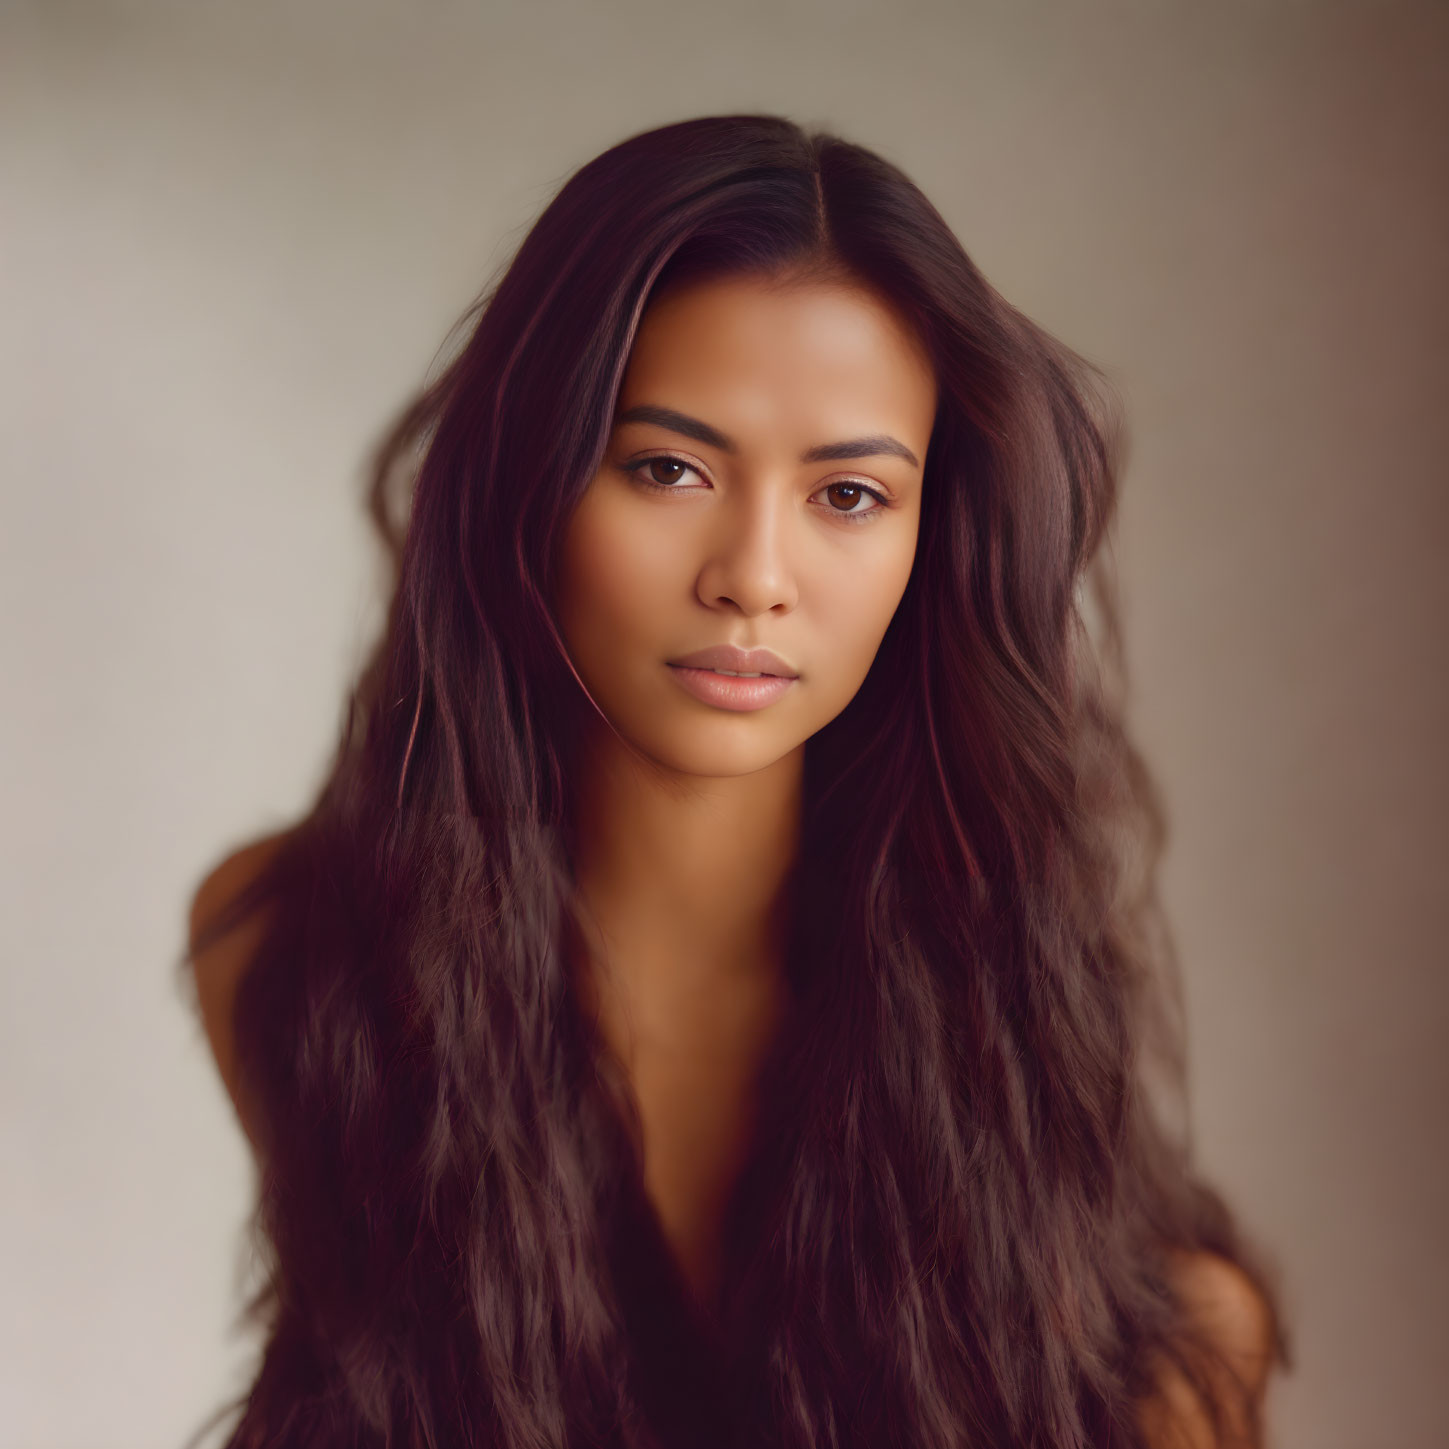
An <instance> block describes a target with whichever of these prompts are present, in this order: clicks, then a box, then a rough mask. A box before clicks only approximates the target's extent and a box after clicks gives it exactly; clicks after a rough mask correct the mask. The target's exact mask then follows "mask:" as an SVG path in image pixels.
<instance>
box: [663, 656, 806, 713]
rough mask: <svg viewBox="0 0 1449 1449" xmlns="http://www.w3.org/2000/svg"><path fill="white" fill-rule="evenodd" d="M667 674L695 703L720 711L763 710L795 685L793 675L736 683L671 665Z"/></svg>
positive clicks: (707, 671)
mask: <svg viewBox="0 0 1449 1449" xmlns="http://www.w3.org/2000/svg"><path fill="white" fill-rule="evenodd" d="M669 672H670V673H671V674H672V675H673V676H674V677H675V679H677V680H678V681H679V683H680V684H681V685H682V686H683V687H684V688H685V689H686V690H688V691H689V693H690V694H692V695H693V696H694V697H695V698H696V699H699V700H703V701H704V703H705V704H712V705H715V706H717V707H718V708H720V709H732V710H750V709H763V708H764V707H765V706H766V705H767V704H773V703H774V702H775V701H776V700H777V699H779V697H780V696H781V695H782V694H784V693H785V692H786V691H787V690H788V689H790V688H791V686H792V685H793V684H794V683H795V676H794V675H778V674H764V675H761V677H760V678H759V679H735V678H733V677H731V676H730V675H728V674H716V673H715V672H714V670H712V669H693V668H691V667H690V666H688V665H685V664H671V665H670V666H669Z"/></svg>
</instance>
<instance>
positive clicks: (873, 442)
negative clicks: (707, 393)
mask: <svg viewBox="0 0 1449 1449" xmlns="http://www.w3.org/2000/svg"><path fill="white" fill-rule="evenodd" d="M615 423H616V425H621V424H623V423H654V424H656V425H657V426H659V427H661V428H668V429H669V431H670V432H672V433H681V434H683V435H684V436H685V437H686V438H693V439H694V440H695V441H696V442H697V443H704V444H705V445H706V446H707V447H711V448H718V449H719V450H720V452H722V453H736V452H738V451H739V449H738V448H737V447H736V445H735V442H734V440H733V439H732V438H730V437H728V436H726V435H725V434H724V433H722V432H720V430H719V429H718V428H712V427H711V426H710V425H709V424H708V423H705V422H701V421H700V420H699V419H698V418H692V417H690V416H689V415H688V414H687V413H680V412H676V411H675V410H674V409H673V408H661V407H655V406H653V405H652V404H650V403H640V404H639V406H638V407H632V408H630V409H628V411H627V412H622V413H620V414H619V416H618V417H617V418H616V419H615ZM881 457H888V458H904V459H905V460H906V462H907V463H909V464H910V465H911V466H912V467H913V468H919V467H920V466H921V465H920V462H919V461H918V460H917V458H916V455H915V454H914V453H913V452H911V450H910V449H909V448H908V447H906V445H905V444H904V443H902V442H900V441H899V440H898V439H896V438H893V437H891V436H890V434H889V433H872V434H871V435H870V436H869V437H866V438H847V439H845V440H844V441H842V442H839V443H819V444H817V445H816V446H815V447H813V448H807V449H806V450H805V451H804V452H803V453H801V454H800V461H801V462H802V463H825V462H834V461H836V460H838V459H841V458H881Z"/></svg>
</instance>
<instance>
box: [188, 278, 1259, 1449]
mask: <svg viewBox="0 0 1449 1449" xmlns="http://www.w3.org/2000/svg"><path fill="white" fill-rule="evenodd" d="M644 405H648V406H650V407H653V408H663V409H672V410H674V411H675V412H676V413H678V414H681V415H683V416H684V417H686V418H689V419H695V420H698V421H700V422H703V423H705V424H707V425H708V426H709V427H710V428H712V429H713V430H714V431H715V433H716V434H717V435H719V436H718V437H716V439H715V441H713V442H705V441H702V440H701V439H700V438H699V437H697V436H689V435H687V434H686V433H685V432H681V431H679V427H678V425H677V423H676V424H675V425H670V424H668V423H667V422H665V421H660V420H659V419H658V418H657V417H656V418H655V419H654V420H634V421H624V420H623V419H624V417H625V415H626V414H627V413H629V412H630V410H632V409H634V408H636V407H640V406H644ZM935 407H936V384H935V380H934V374H933V371H932V368H931V366H930V364H929V361H928V360H927V358H926V357H925V356H924V355H923V354H922V352H921V351H920V349H919V347H918V346H917V344H916V341H915V339H914V338H913V336H912V335H911V333H910V332H909V331H908V330H907V328H906V327H905V326H904V325H903V323H902V322H901V320H900V319H899V318H898V317H896V316H895V315H894V314H893V313H892V312H891V310H890V309H889V308H888V307H887V306H886V305H885V304H884V303H883V302H882V301H881V300H879V299H878V298H876V297H874V296H873V295H872V294H870V293H869V292H866V291H863V290H860V289H859V288H856V287H852V286H847V285H845V284H838V283H837V284H829V285H827V284H823V283H819V282H812V283H808V284H789V283H787V281H786V280H785V279H774V280H771V279H765V278H747V277H735V278H728V279H724V280H721V281H716V282H712V283H709V284H706V285H697V286H694V287H690V288H687V289H684V290H681V291H678V292H675V293H672V294H668V295H666V296H663V297H661V298H659V299H657V300H656V301H655V303H654V304H653V305H652V306H651V307H650V309H649V311H648V312H647V313H646V315H645V317H644V319H643V321H642V322H641V325H640V330H639V334H638V337H637V339H636V341H635V345H634V348H633V350H632V352H631V354H630V357H629V361H628V366H627V370H626V373H625V377H624V380H623V385H622V389H621V394H620V397H619V400H618V406H617V409H616V426H615V427H614V429H613V432H612V434H611V436H610V439H609V443H608V447H607V450H606V453H605V457H604V460H603V463H602V464H601V466H600V468H599V470H598V472H597V473H596V475H595V477H594V478H593V479H592V480H591V482H590V485H589V487H588V489H587V490H586V492H585V494H584V496H583V498H582V500H581V501H580V503H579V506H578V508H577V509H576V511H575V514H574V516H573V518H572V519H571V522H570V527H569V530H568V533H567V537H566V539H565V543H564V557H563V559H562V560H561V562H562V568H561V577H560V589H559V594H558V598H557V600H556V603H557V606H558V611H559V620H560V624H561V627H562V630H563V633H564V636H565V641H566V643H567V644H568V647H569V651H570V655H571V657H572V659H573V662H574V665H575V667H576V668H577V669H578V671H579V674H580V677H581V678H582V679H583V680H584V682H585V683H586V684H587V686H588V688H589V690H590V692H591V693H592V694H593V696H594V698H595V700H596V701H597V702H598V704H599V706H600V707H601V709H602V710H603V711H604V712H605V714H606V716H607V718H608V720H609V722H610V723H611V724H612V726H613V729H612V730H611V729H609V728H608V727H607V726H605V725H603V724H602V723H601V722H596V727H595V728H594V730H593V731H592V734H591V735H590V737H589V738H588V739H587V741H586V744H585V749H584V754H583V759H582V762H581V763H582V766H583V768H582V770H581V774H580V778H579V780H578V787H579V793H578V797H577V817H576V825H577V843H576V860H575V871H576V880H577V884H578V887H579V892H580V897H581V900H582V903H583V905H584V906H585V908H586V913H587V916H588V919H589V921H590V925H589V927H588V930H587V939H586V940H585V941H584V942H583V943H582V944H581V948H580V950H579V952H578V958H577V960H576V961H575V963H574V964H575V967H576V971H577V979H578V984H579V988H580V992H581V999H583V1000H584V1001H585V1002H586V1003H587V1004H588V1005H589V1007H590V1008H591V1009H592V1010H593V1011H594V1012H595V1014H596V1016H597V1020H598V1022H599V1025H600V1029H601V1034H602V1035H603V1037H604V1040H605V1042H606V1045H607V1047H608V1049H609V1050H610V1052H611V1053H612V1054H613V1055H614V1056H615V1057H616V1058H617V1060H618V1061H619V1063H620V1065H621V1066H622V1068H623V1070H624V1073H625V1075H626V1078H627V1080H628V1082H629V1084H630V1086H631V1088H632V1090H633V1092H634V1095H635V1099H636V1101H637V1103H638V1105H639V1110H640V1118H641V1123H642V1127H643V1133H644V1144H643V1146H644V1158H645V1187H646V1190H647V1192H648V1194H649V1196H650V1199H651V1201H652V1202H653V1204H654V1206H655V1209H656V1211H657V1213H658V1217H659V1220H660V1225H661V1227H662V1228H663V1230H664V1232H665V1236H666V1239H667V1241H668V1242H669V1244H670V1246H671V1249H672V1251H673V1253H674V1254H675V1257H676V1260H677V1262H678V1263H679V1265H680V1268H681V1271H682V1272H683V1274H684V1276H685V1279H686V1282H687V1283H688V1285H689V1287H690V1289H691V1291H692V1292H693V1294H694V1295H695V1297H696V1299H697V1301H698V1303H699V1305H700V1307H701V1309H702V1310H703V1311H704V1312H706V1313H712V1312H713V1311H714V1309H715V1306H716V1305H717V1303H718V1301H719V1291H720V1283H719V1233H720V1229H721V1225H722V1216H723V1212H724V1208H725V1204H726V1201H727V1199H728V1195H729V1193H730V1190H731V1188H732V1186H733V1184H734V1182H735V1180H736V1178H737V1176H738V1173H739V1170H740V1168H741V1166H742V1165H743V1159H744V1157H745V1155H746V1153H747V1152H748V1149H749V1143H750V1139H751V1135H752V1129H753V1124H754V1121H755V1118H756V1112H757V1109H758V1105H759V1104H758V1103H757V1101H756V1099H755V1093H754V1088H755V1082H756V1078H757V1073H758V1068H759V1065H760V1061H761V1058H762V1056H763V1054H764V1052H765V1051H766V1050H767V1049H768V1047H769V1045H770V1043H771V1041H772V1039H773V1037H774V1035H775V1033H776V1032H777V1031H778V1029H779V1026H780V1023H781V1021H782V1020H783V1018H784V1015H785V1013H786V1012H787V1011H788V1009H789V1001H788V999H787V992H786V989H785V985H784V979H783V974H782V949H781V927H782V924H783V921H784V919H785V906H786V904H787V903H786V901H785V900H784V896H783V883H784V880H785V877H786V874H787V872H788V870H789V868H790V865H791V862H792V859H793V855H794V851H795V849H796V844H797V841H798V837H799V823H800V808H801V787H802V768H803V764H804V751H805V743H806V741H807V740H808V739H809V738H810V736H811V735H813V734H814V733H815V732H816V731H818V730H819V729H820V728H822V727H823V726H824V725H825V724H827V723H828V722H829V721H830V720H831V719H833V718H835V716H836V715H838V714H839V713H840V711H841V710H842V709H843V708H844V707H845V705H846V704H847V703H849V701H850V699H851V698H852V697H853V696H854V694H855V693H856V691H857V690H858V689H859V687H860V685H861V683H862V681H863V680H864V678H865V675H866V673H867V671H868V670H869V668H870V665H871V662H872V660H873V659H874V657H875V654H876V650H877V648H878V646H879V644H880V640H881V638H882V636H883V634H884V632H885V629H886V626H887V625H888V624H889V622H890V619H891V617H892V615H893V614H894V612H895V610H896V607H897V605H898V604H899V602H900V599H901V595H902V593H903V592H904V589H905V586H906V582H907V580H908V578H909V576H910V572H911V566H912V561H913V559H914V555H915V548H916V540H917V535H918V531H919V523H920V504H921V488H922V467H921V465H922V464H923V463H924V461H925V457H926V448H927V444H928V442H929V439H930V434H931V427H932V422H933V418H934V414H935ZM881 436H887V437H889V438H892V439H894V440H896V442H897V443H899V444H902V445H904V449H905V450H906V451H908V452H909V453H910V454H911V455H913V456H912V457H911V458H910V459H907V458H905V457H902V456H900V455H899V453H894V452H885V453H881V452H869V454H868V455H867V456H858V457H850V458H839V457H837V458H834V459H828V460H821V461H815V462H807V461H802V454H805V453H806V452H807V451H808V450H810V449H813V448H817V447H819V446H820V445H822V444H833V443H839V442H844V441H848V440H858V439H862V438H868V437H876V438H879V437H881ZM724 440H727V441H728V444H729V446H726V445H725V442H724ZM661 453H668V454H670V455H672V457H673V458H674V459H676V460H677V461H676V462H673V463H670V462H668V461H664V460H659V461H655V462H653V463H652V464H645V466H644V467H642V468H641V469H640V470H639V473H638V474H635V475H631V474H630V473H628V472H627V471H626V465H627V464H629V463H632V462H638V461H640V460H642V459H645V458H649V457H651V456H655V457H657V455H659V454H661ZM681 464H682V465H683V466H681ZM643 478H647V479H650V480H651V481H654V482H657V483H659V484H660V485H661V488H660V489H658V490H653V489H649V488H648V487H646V486H644V485H643V483H642V481H641V479H643ZM857 485H860V486H859V487H858V486H857ZM862 488H864V489H875V490H878V491H879V492H880V493H881V495H882V496H883V497H884V498H886V499H887V500H888V502H887V504H885V505H882V504H880V503H879V502H878V501H877V500H876V499H875V498H873V497H870V496H868V495H866V494H864V493H863V492H862V491H861V490H862ZM671 490H677V491H671ZM877 509H879V510H881V511H880V512H879V513H878V516H875V517H873V518H871V519H869V520H867V521H865V522H860V523H852V522H849V521H846V520H845V519H843V518H841V517H839V516H832V515H833V514H834V515H839V514H848V513H856V514H860V513H865V512H868V511H873V510H877ZM711 644H737V645H741V646H743V647H755V646H761V645H763V646H765V647H767V648H770V649H773V650H775V651H776V652H777V653H778V654H780V655H781V656H782V657H783V658H784V659H785V660H786V662H787V663H788V664H790V665H791V666H793V668H794V669H795V671H797V672H798V674H799V678H798V679H797V680H796V682H795V684H794V685H792V686H791V688H790V690H789V691H788V692H787V693H786V695H785V696H784V697H782V698H781V699H779V700H777V701H776V702H774V703H772V704H770V705H768V706H766V707H765V708H763V709H760V710H757V711H754V712H751V713H735V712H728V711H724V710H721V709H719V708H718V707H716V706H712V705H707V704H704V703H702V702H701V701H699V700H697V699H695V698H693V697H692V696H690V695H689V694H687V693H686V692H685V691H684V690H683V689H681V688H680V687H679V685H678V683H677V681H676V680H675V679H674V678H673V677H671V671H670V670H669V667H668V665H667V663H666V661H667V660H669V659H670V658H676V657H678V656H679V655H681V654H686V653H689V652H691V651H693V650H695V649H700V648H703V647H706V646H708V645H711ZM614 731H617V734H616V733H615V732H614ZM275 843H276V842H275V838H272V839H269V840H266V841H263V842H259V843H258V844H256V845H252V846H249V847H247V848H246V849H245V850H243V851H241V852H238V853H237V854H236V855H234V856H232V857H230V858H229V859H227V860H226V861H224V862H223V863H222V865H221V866H220V867H218V868H217V869H216V870H215V871H214V872H213V873H212V874H211V875H210V876H209V877H208V878H207V880H206V881H205V882H204V883H203V884H202V886H201V888H200V889H199V890H198V892H197V895H196V897H195V900H194V902H193V906H192V931H193V939H194V937H195V933H196V930H197V929H198V928H199V927H200V925H201V924H203V923H204V922H205V921H206V920H207V919H209V918H210V916H211V914H212V912H213V911H214V910H216V909H217V908H218V907H219V906H220V905H222V904H223V903H224V902H225V901H226V900H227V899H229V898H230V896H231V895H233V894H234V893H235V892H236V891H237V890H239V889H240V888H241V887H242V886H243V885H244V884H245V883H246V881H247V880H248V879H249V878H250V877H251V875H252V874H253V873H254V872H255V870H256V869H257V868H258V866H259V865H260V863H261V861H262V860H263V859H265V857H266V855H267V854H268V853H269V851H270V850H271V849H272V848H273V847H274V845H275ZM256 935H257V930H256V927H255V926H248V927H245V928H243V929H240V930H238V931H235V932H233V933H232V934H231V935H229V936H226V937H224V938H222V939H221V940H220V941H218V942H217V943H215V944H214V945H213V946H211V947H210V948H209V949H208V950H207V951H206V952H203V953H201V954H199V955H197V956H196V957H195V958H194V968H195V973H196V982H197V990H198V998H199V1004H200V1007H201V1012H202V1017H203V1021H204V1024H205V1027H206V1030H207V1034H208V1037H209V1040H210V1042H211V1046H212V1049H213V1052H214V1054H215V1056H216V1060H217V1064H218V1067H219V1069H220V1071H221V1075H222V1079H223V1081H224V1083H225V1085H226V1086H227V1089H228V1091H229V1092H230V1093H231V1096H232V1099H233V1101H234V1103H235V1104H236V1107H237V1112H238V1115H239V1117H240V1119H241V1121H242V1124H243V1126H244V1128H245V1129H246V1130H247V1132H248V1136H249V1137H250V1138H251V1141H252V1143H253V1146H254V1148H255V1149H256V1150H257V1153H258V1156H259V1157H260V1156H261V1150H260V1147H258V1146H257V1144H258V1141H259V1138H258V1133H257V1131H256V1128H255V1124H254V1123H253V1122H252V1116H253V1114H252V1112H251V1111H250V1108H249V1103H248V1100H247V1098H246V1094H245V1092H244V1090H243V1086H242V1083H241V1082H240V1081H239V1080H238V1077H237V1073H236V1069H235V1059H234V1053H233V1050H232V1042H231V1009H232V1002H233V1000H234V994H235V990H236V986H237V983H238V981H239V979H240V977H241V975H242V974H243V972H244V971H245V969H246V966H247V964H248V962H249V960H250V959H251V955H252V950H253V947H254V944H255V939H256ZM1179 1281H1180V1283H1181V1285H1182V1288H1183V1291H1184V1293H1185V1295H1186V1297H1187V1299H1188V1301H1189V1302H1190V1303H1191V1304H1193V1305H1194V1311H1195V1312H1196V1313H1197V1314H1198V1316H1199V1317H1200V1318H1201V1320H1202V1321H1203V1322H1204V1323H1205V1324H1206V1325H1207V1326H1208V1327H1209V1329H1210V1331H1211V1332H1212V1334H1213V1336H1214V1337H1215V1338H1216V1340H1217V1341H1218V1342H1219V1343H1220V1344H1221V1345H1222V1347H1223V1348H1224V1350H1225V1351H1226V1352H1227V1354H1228V1355H1229V1357H1230V1359H1231V1360H1232V1361H1234V1362H1235V1363H1236V1364H1237V1365H1238V1366H1239V1369H1240V1372H1241V1373H1242V1374H1243V1376H1244V1377H1245V1378H1246V1379H1247V1380H1248V1381H1249V1382H1250V1383H1251V1384H1252V1385H1253V1386H1254V1389H1255V1392H1256V1394H1257V1396H1258V1398H1259V1400H1260V1401H1261V1399H1262V1397H1263V1394H1264V1392H1265V1389H1266V1382H1267V1375H1268V1371H1269V1368H1270V1367H1271V1338H1270V1329H1271V1325H1270V1321H1269V1319H1268V1318H1267V1315H1266V1310H1265V1306H1264V1305H1263V1303H1262V1301H1261V1299H1260V1298H1259V1297H1258V1296H1257V1292H1256V1289H1254V1288H1253V1286H1252V1284H1251V1282H1250V1280H1248V1279H1247V1278H1246V1277H1245V1276H1244V1275H1243V1274H1241V1273H1240V1272H1239V1270H1237V1269H1236V1268H1235V1267H1234V1266H1233V1265H1231V1264H1229V1263H1227V1262H1225V1261H1224V1260H1222V1259H1219V1258H1216V1257H1214V1256H1213V1255H1211V1254H1207V1253H1198V1254H1187V1255H1183V1258H1182V1261H1181V1264H1180V1278H1179ZM1142 1413H1143V1425H1144V1428H1145V1429H1146V1430H1147V1433H1148V1437H1149V1441H1150V1442H1151V1443H1153V1444H1154V1445H1156V1446H1160V1449H1169V1446H1182V1449H1206V1446H1209V1445H1211V1444H1212V1442H1213V1441H1212V1439H1211V1436H1210V1433H1209V1428H1208V1421H1207V1418H1206V1415H1205V1414H1204V1413H1203V1411H1202V1409H1201V1406H1200V1405H1198V1404H1197V1403H1196V1401H1195V1399H1194V1398H1193V1396H1192V1394H1191V1392H1190V1391H1189V1390H1188V1388H1187V1386H1186V1384H1185V1383H1184V1382H1183V1380H1182V1379H1181V1377H1180V1375H1178V1374H1177V1373H1176V1372H1175V1371H1173V1370H1171V1369H1169V1368H1164V1370H1163V1372H1162V1374H1161V1381H1160V1387H1159V1391H1158V1393H1157V1394H1156V1395H1155V1396H1154V1397H1153V1398H1152V1399H1150V1400H1149V1401H1147V1402H1146V1403H1144V1405H1143V1409H1142ZM1231 1442H1232V1443H1234V1444H1239V1445H1245V1444H1247V1443H1248V1440H1247V1439H1246V1438H1245V1437H1234V1438H1233V1439H1232V1440H1231Z"/></svg>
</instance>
